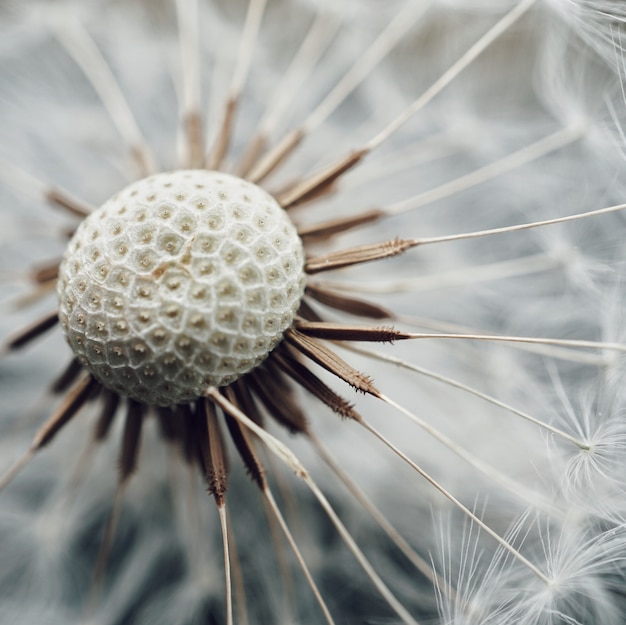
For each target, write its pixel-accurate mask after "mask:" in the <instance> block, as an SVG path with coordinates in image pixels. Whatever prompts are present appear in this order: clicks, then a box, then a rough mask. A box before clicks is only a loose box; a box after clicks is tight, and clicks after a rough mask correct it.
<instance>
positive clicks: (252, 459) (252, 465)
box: [224, 388, 267, 490]
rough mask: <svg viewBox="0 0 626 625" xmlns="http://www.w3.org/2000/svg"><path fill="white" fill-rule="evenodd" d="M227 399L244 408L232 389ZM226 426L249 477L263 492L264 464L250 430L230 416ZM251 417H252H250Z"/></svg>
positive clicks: (226, 415)
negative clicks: (255, 448)
mask: <svg viewBox="0 0 626 625" xmlns="http://www.w3.org/2000/svg"><path fill="white" fill-rule="evenodd" d="M224 392H225V394H226V397H227V398H228V400H229V401H230V402H232V403H233V404H235V406H237V407H238V408H239V409H240V410H242V407H241V406H239V405H238V402H237V398H236V396H235V393H233V391H232V390H231V389H228V388H227V389H226V390H225V391H224ZM224 416H225V419H226V425H227V427H228V431H229V432H230V436H231V438H232V440H233V443H235V447H236V448H237V451H238V452H239V456H240V457H241V460H242V461H243V463H244V465H245V467H246V471H247V473H248V475H249V476H250V477H251V478H252V480H253V481H254V482H256V484H257V485H258V486H259V488H260V489H261V490H263V489H264V488H265V487H266V486H267V483H266V480H265V468H264V467H263V464H262V463H261V461H260V460H259V457H258V455H257V453H256V451H255V450H254V444H253V441H252V438H251V435H250V431H249V430H245V429H244V428H243V427H242V426H241V425H240V424H239V422H238V421H237V420H235V419H233V418H232V417H231V416H230V415H228V414H225V415H224ZM248 416H250V415H248Z"/></svg>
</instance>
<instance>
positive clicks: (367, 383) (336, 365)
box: [285, 328, 380, 397]
mask: <svg viewBox="0 0 626 625" xmlns="http://www.w3.org/2000/svg"><path fill="white" fill-rule="evenodd" d="M285 339H286V340H287V341H288V342H289V343H290V344H291V345H293V346H294V347H295V348H296V349H297V350H298V351H299V352H300V353H302V354H304V355H305V356H306V357H307V358H310V359H311V360H313V361H314V362H316V363H317V364H318V365H320V366H321V367H323V368H324V369H326V370H327V371H330V373H332V374H333V375H336V376H337V377H338V378H340V379H342V380H343V381H344V382H347V383H348V384H349V385H350V386H352V387H354V388H356V389H357V390H359V391H363V392H364V393H369V394H370V395H374V397H380V392H379V391H378V389H377V388H376V387H375V386H374V384H373V383H372V380H371V378H370V377H369V376H366V375H365V374H364V373H361V372H360V371H357V370H356V369H354V368H353V367H351V366H350V365H349V364H348V363H347V362H345V361H344V360H342V359H341V358H340V357H339V356H337V354H335V353H334V352H332V351H331V350H329V349H328V348H327V347H325V346H324V345H322V344H321V343H320V342H319V341H317V340H316V339H314V338H311V337H308V336H306V335H305V334H302V333H301V332H298V330H295V329H293V328H292V329H289V330H287V332H285Z"/></svg>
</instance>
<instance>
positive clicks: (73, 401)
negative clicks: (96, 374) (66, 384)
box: [32, 375, 100, 449]
mask: <svg viewBox="0 0 626 625" xmlns="http://www.w3.org/2000/svg"><path fill="white" fill-rule="evenodd" d="M99 386H100V385H99V383H98V382H96V380H94V379H93V378H92V377H91V376H90V375H88V376H86V377H84V378H83V379H82V380H81V381H80V382H79V383H78V384H77V385H76V386H75V387H74V388H73V389H72V390H71V391H70V392H69V393H68V394H67V396H66V397H65V399H64V400H63V403H62V404H61V405H60V406H59V407H58V408H57V409H56V411H55V412H54V414H53V415H52V416H51V417H50V418H49V419H48V420H47V421H46V422H45V423H44V424H43V426H42V427H41V428H40V429H39V431H38V432H37V434H36V435H35V438H34V440H33V444H32V448H33V449H41V448H42V447H45V446H46V445H47V444H48V443H49V442H50V441H51V440H52V439H53V438H54V437H55V435H56V434H57V433H58V432H59V431H60V430H61V428H63V426H64V425H65V424H66V423H68V421H69V420H70V419H71V418H72V417H73V416H74V415H75V414H76V413H77V412H78V411H79V410H80V409H81V408H82V407H83V406H84V405H85V404H86V403H87V401H88V400H89V398H90V397H91V394H92V393H93V391H94V389H96V388H97V387H99Z"/></svg>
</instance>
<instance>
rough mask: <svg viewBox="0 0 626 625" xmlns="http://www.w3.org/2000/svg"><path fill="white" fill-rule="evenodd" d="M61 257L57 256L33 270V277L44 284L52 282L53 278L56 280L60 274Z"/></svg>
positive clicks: (35, 280)
mask: <svg viewBox="0 0 626 625" xmlns="http://www.w3.org/2000/svg"><path fill="white" fill-rule="evenodd" d="M60 262H61V261H60V259H58V258H55V259H54V260H52V261H50V262H48V263H46V264H45V265H41V266H40V267H36V268H35V269H33V270H32V272H31V274H30V275H31V279H32V280H33V281H34V282H37V284H44V283H46V282H51V281H52V280H56V279H57V278H58V276H59V263H60Z"/></svg>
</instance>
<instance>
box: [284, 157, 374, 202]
mask: <svg viewBox="0 0 626 625" xmlns="http://www.w3.org/2000/svg"><path fill="white" fill-rule="evenodd" d="M366 154H367V150H355V151H354V152H351V153H350V154H348V155H346V156H344V157H343V158H342V159H341V160H339V161H337V162H336V163H333V164H332V165H330V166H329V167H327V168H326V169H324V170H322V171H320V172H318V173H317V174H314V175H313V176H311V177H310V178H308V179H307V180H303V181H302V182H301V183H300V184H298V185H296V186H295V187H294V188H293V189H290V190H289V191H288V192H287V193H285V194H283V195H281V196H280V197H278V198H277V199H278V203H279V204H280V205H281V206H282V207H283V208H285V209H288V208H292V207H293V206H296V205H298V204H302V203H304V202H307V201H308V200H310V199H312V198H314V197H317V196H318V195H319V194H320V193H321V192H323V191H324V190H325V189H327V188H328V187H330V185H332V184H333V183H334V182H335V181H336V180H338V179H339V178H340V177H341V176H342V175H343V174H345V173H346V172H347V171H349V170H351V169H352V168H353V167H354V166H355V165H357V164H358V163H360V162H361V160H362V159H363V157H364V156H365V155H366Z"/></svg>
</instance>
